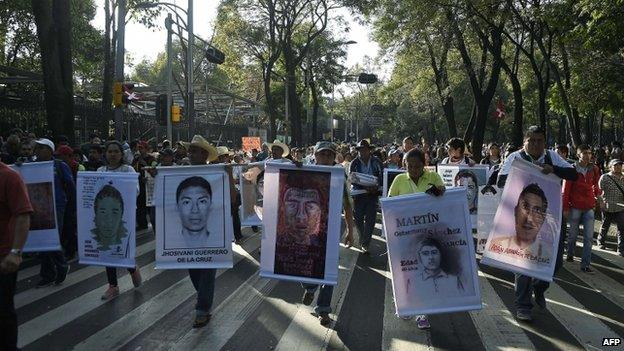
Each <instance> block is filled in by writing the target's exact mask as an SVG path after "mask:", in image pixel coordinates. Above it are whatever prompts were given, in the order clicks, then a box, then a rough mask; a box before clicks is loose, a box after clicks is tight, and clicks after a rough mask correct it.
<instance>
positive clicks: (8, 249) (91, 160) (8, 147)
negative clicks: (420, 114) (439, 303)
mask: <svg viewBox="0 0 624 351" xmlns="http://www.w3.org/2000/svg"><path fill="white" fill-rule="evenodd" d="M545 137H546V135H545V132H544V131H543V130H542V129H541V128H539V127H535V126H533V127H530V128H528V129H527V131H526V133H525V136H524V144H523V145H512V144H510V143H501V144H497V143H491V144H488V145H484V147H483V154H482V155H473V154H471V152H470V147H469V145H466V143H464V141H463V140H462V139H460V138H451V139H450V140H448V141H447V142H446V143H444V144H440V143H438V142H435V143H433V144H429V143H428V142H426V141H425V140H424V139H421V140H419V141H415V140H414V139H413V138H411V137H409V136H408V137H405V138H404V139H403V140H402V141H400V142H397V143H391V144H386V145H379V146H375V145H373V144H371V142H370V141H369V140H360V141H358V142H357V143H350V144H348V143H341V144H335V143H332V142H328V141H321V142H319V143H317V144H316V145H314V146H309V147H301V148H299V147H297V148H295V147H293V148H289V146H288V145H286V144H285V143H283V142H280V141H275V142H273V143H264V144H262V147H261V149H260V150H256V149H253V150H248V151H243V150H240V149H230V148H228V147H225V146H218V147H215V146H214V145H212V144H211V143H209V142H208V141H206V140H205V139H204V138H202V137H201V136H199V135H197V136H195V137H194V138H193V139H192V140H190V141H189V142H184V141H179V142H177V143H175V144H172V142H171V141H169V140H163V141H161V142H158V141H154V140H149V141H143V140H133V141H129V142H128V141H125V142H124V141H116V140H112V139H111V138H108V139H107V140H103V138H101V137H99V136H98V135H92V136H91V137H90V139H89V141H88V142H87V143H85V144H83V145H70V144H69V143H68V139H67V138H66V137H63V136H43V137H38V136H37V135H35V134H34V133H29V132H24V131H21V130H19V129H16V130H13V131H11V132H10V133H9V134H8V135H6V137H5V139H3V140H0V142H1V143H2V145H1V149H0V150H1V154H0V160H1V162H0V270H1V273H0V296H1V297H0V329H1V330H3V331H5V330H8V331H11V332H9V333H4V332H3V333H2V334H3V335H7V336H3V338H4V339H3V340H0V348H2V349H5V348H8V349H10V346H6V345H15V342H16V338H17V336H16V335H17V322H16V316H15V309H14V307H13V295H14V293H15V284H16V279H17V278H16V277H17V273H16V271H17V269H18V267H19V264H20V262H21V257H22V254H21V249H22V247H23V245H24V242H25V239H26V235H27V231H28V226H29V215H30V213H32V211H33V210H32V207H31V205H30V203H29V199H28V194H27V192H26V189H25V186H24V184H23V182H22V181H21V179H20V177H19V176H18V175H17V173H15V172H14V171H12V170H11V169H10V168H9V167H8V166H7V165H15V166H17V167H19V166H20V165H22V164H23V163H28V162H40V161H54V186H55V194H56V198H55V199H56V203H55V206H56V214H57V223H58V228H59V233H60V238H61V244H62V249H63V250H62V251H59V252H47V253H42V254H39V256H38V258H35V257H32V259H39V260H40V266H41V269H40V280H39V282H38V283H37V288H45V287H47V286H50V285H54V284H56V285H59V284H62V283H63V281H64V280H65V278H66V277H67V274H68V272H69V265H68V263H67V262H68V261H69V260H71V259H73V258H74V257H75V255H76V252H77V239H76V238H77V235H76V230H77V229H76V223H77V221H76V186H75V182H76V177H77V174H78V172H80V171H97V172H137V173H138V174H139V193H138V198H137V210H136V229H137V231H142V230H146V229H148V228H149V224H148V223H150V222H151V227H152V229H154V227H155V221H154V209H153V208H150V207H147V206H146V201H145V197H146V190H145V184H146V181H147V179H148V177H149V176H153V175H154V174H155V172H156V171H155V167H157V166H176V165H177V166H182V165H202V164H207V163H211V164H215V163H221V164H230V165H237V164H244V163H250V162H292V163H294V164H297V165H307V164H319V165H333V166H339V167H344V170H345V174H346V175H348V174H349V173H351V172H357V173H358V174H365V175H370V176H375V177H376V179H377V180H378V184H374V185H373V184H371V185H366V186H364V185H360V184H350V185H347V184H348V182H345V200H344V211H345V218H346V220H347V228H348V235H347V237H346V238H345V242H346V243H348V244H349V245H350V244H351V243H352V241H353V236H352V229H351V228H352V227H353V224H354V226H355V228H356V229H357V232H358V233H359V243H358V248H359V249H360V250H361V252H362V253H363V254H368V253H369V252H370V243H371V240H372V235H373V231H374V225H375V221H376V218H377V211H378V200H379V197H380V196H381V188H382V185H383V184H382V182H383V170H384V169H386V168H388V169H405V170H406V173H404V174H402V175H400V176H397V177H396V178H395V180H394V182H393V183H392V184H391V185H390V190H389V195H390V196H397V195H401V194H409V193H417V192H427V193H429V194H430V195H432V196H442V195H443V194H444V186H443V183H442V180H441V178H440V176H439V175H438V174H437V173H436V172H434V171H430V170H429V169H428V168H427V166H436V165H438V164H440V165H444V164H454V165H459V164H464V165H469V166H474V165H475V164H476V163H477V161H476V160H479V161H480V163H481V164H484V165H488V166H489V167H490V168H491V169H492V172H491V174H492V176H491V177H490V179H489V180H488V182H489V184H492V185H494V184H496V185H498V186H500V187H503V186H504V185H505V180H506V176H507V174H508V173H509V170H510V168H511V161H512V160H513V159H514V158H517V157H521V158H523V159H525V160H527V161H528V162H532V163H534V164H537V165H539V166H540V167H541V168H542V171H543V172H544V173H553V174H555V175H556V176H558V177H559V178H561V179H564V180H565V181H564V185H563V195H562V196H563V217H564V219H565V220H566V221H567V224H568V225H569V230H568V232H567V233H566V231H565V229H566V226H565V225H563V226H562V233H563V235H562V236H561V243H560V245H559V258H560V259H558V261H559V262H558V265H557V266H560V261H561V260H562V257H563V255H564V251H565V253H566V259H567V260H568V261H573V260H574V252H575V250H574V248H575V246H576V239H577V236H578V234H579V232H580V226H581V225H582V228H583V230H582V233H583V234H582V235H583V251H582V256H581V270H582V271H584V272H586V273H592V269H591V262H590V261H591V250H592V246H593V245H594V237H593V234H594V221H595V218H596V217H599V218H601V219H602V227H601V228H600V231H599V235H598V238H597V245H598V246H599V249H606V237H607V232H608V231H609V229H610V226H611V225H615V226H616V227H617V231H618V235H617V248H616V250H617V251H618V252H619V254H620V255H623V256H624V238H623V235H624V176H623V175H622V163H623V162H622V160H624V151H623V150H622V145H621V144H620V143H618V142H613V143H611V144H609V145H607V146H601V147H591V146H588V145H577V146H575V147H572V146H570V145H563V144H562V145H556V146H554V147H553V148H552V149H549V148H548V147H547V145H546V138H545ZM226 169H228V170H229V175H230V181H231V183H232V186H231V190H232V193H231V196H232V202H231V204H232V208H231V213H232V218H233V225H234V236H235V241H236V243H237V244H241V243H242V242H243V240H244V239H245V238H244V236H243V234H242V231H241V225H240V218H239V211H238V207H239V205H240V194H239V193H238V192H237V189H236V184H238V183H237V178H238V177H239V176H240V171H239V170H237V167H226ZM345 179H347V178H345ZM348 187H350V188H349V189H348ZM253 229H254V231H257V228H253ZM566 239H567V245H566V244H565V240H566ZM129 271H130V274H131V277H132V282H133V284H134V286H135V287H139V286H140V285H141V274H140V270H139V269H138V267H137V268H134V269H129ZM106 272H107V277H108V282H109V287H108V289H107V290H106V291H105V292H104V294H103V295H102V299H103V300H109V299H112V298H114V297H116V296H117V295H119V288H118V286H117V274H116V269H115V268H111V267H108V268H106ZM189 276H190V278H191V280H192V282H193V285H194V287H195V289H196V290H197V291H198V301H197V306H196V318H195V322H194V327H202V326H204V325H206V324H208V322H209V320H210V309H211V306H212V297H213V295H214V283H215V270H213V269H191V270H189ZM331 288H332V287H331V286H321V287H320V293H319V296H318V298H317V306H316V311H317V313H318V315H319V320H320V323H321V324H323V325H328V324H329V323H330V319H329V313H330V312H331V310H330V308H329V305H330V302H331V294H332V290H331ZM515 288H516V316H517V318H518V319H519V320H522V321H529V320H531V319H532V316H531V309H532V307H533V302H532V301H533V300H532V297H533V295H534V296H535V299H534V302H535V304H537V305H538V306H541V307H544V306H545V304H546V300H545V298H544V293H545V291H546V289H547V288H548V283H546V282H543V281H538V280H536V279H534V278H531V277H527V276H523V275H519V274H517V275H516V281H515ZM317 289H319V287H318V286H314V285H305V286H304V290H305V292H304V295H303V298H302V302H303V303H304V304H306V305H310V304H311V303H312V302H313V299H314V293H315V291H316V290H317ZM417 325H418V327H419V328H421V329H426V328H429V327H430V325H429V321H428V320H427V317H426V316H418V317H417Z"/></svg>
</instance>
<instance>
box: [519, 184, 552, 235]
mask: <svg viewBox="0 0 624 351" xmlns="http://www.w3.org/2000/svg"><path fill="white" fill-rule="evenodd" d="M515 217H516V239H517V240H518V241H519V242H523V243H527V244H531V243H533V242H534V241H535V238H537V234H538V233H539V231H540V228H541V227H542V224H543V223H544V219H545V218H546V209H545V208H544V202H543V201H542V198H541V197H539V196H538V195H535V194H531V193H528V194H525V195H524V196H522V197H521V198H520V199H518V205H517V206H516V213H515Z"/></svg>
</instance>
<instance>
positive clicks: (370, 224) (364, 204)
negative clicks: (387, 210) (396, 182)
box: [353, 194, 377, 247]
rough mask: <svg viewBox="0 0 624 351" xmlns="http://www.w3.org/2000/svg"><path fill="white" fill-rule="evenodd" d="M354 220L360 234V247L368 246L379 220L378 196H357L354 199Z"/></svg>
mask: <svg viewBox="0 0 624 351" xmlns="http://www.w3.org/2000/svg"><path fill="white" fill-rule="evenodd" d="M353 218H354V221H355V226H356V227H357V230H358V232H359V233H360V245H361V246H366V247H368V245H369V244H370V242H371V238H372V236H373V230H374V229H375V220H376V219H377V195H369V194H363V195H357V196H354V197H353Z"/></svg>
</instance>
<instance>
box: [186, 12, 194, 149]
mask: <svg viewBox="0 0 624 351" xmlns="http://www.w3.org/2000/svg"><path fill="white" fill-rule="evenodd" d="M186 12H187V15H188V23H187V25H188V28H187V31H188V54H187V56H188V57H187V59H186V60H187V63H186V78H187V83H186V84H187V85H186V92H187V100H188V106H187V109H186V111H187V119H188V121H189V131H190V135H191V137H192V136H193V135H195V92H194V90H193V45H194V43H195V35H194V34H193V0H188V7H187V9H186Z"/></svg>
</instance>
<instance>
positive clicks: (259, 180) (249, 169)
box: [238, 162, 264, 226]
mask: <svg viewBox="0 0 624 351" xmlns="http://www.w3.org/2000/svg"><path fill="white" fill-rule="evenodd" d="M241 168H242V169H241V172H240V177H239V180H238V181H239V188H240V194H241V206H240V219H241V225H243V226H261V225H262V200H263V194H264V162H255V163H250V164H247V165H242V166H241Z"/></svg>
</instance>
